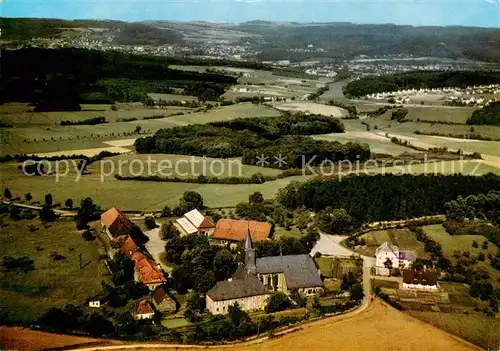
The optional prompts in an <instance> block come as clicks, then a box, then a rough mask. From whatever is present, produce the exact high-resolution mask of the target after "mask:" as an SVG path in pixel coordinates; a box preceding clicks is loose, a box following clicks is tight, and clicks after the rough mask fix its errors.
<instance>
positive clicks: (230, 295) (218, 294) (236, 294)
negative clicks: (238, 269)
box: [207, 274, 270, 301]
mask: <svg viewBox="0 0 500 351" xmlns="http://www.w3.org/2000/svg"><path fill="white" fill-rule="evenodd" d="M266 294H270V292H269V291H268V290H267V289H266V287H265V286H264V284H262V282H261V281H260V280H259V278H257V277H256V276H255V275H253V274H251V275H247V276H246V277H245V278H244V279H233V280H230V281H229V280H226V281H222V282H218V283H217V284H216V285H215V286H214V287H213V288H212V289H210V290H209V291H208V292H207V295H208V296H209V297H210V298H211V299H212V300H213V301H224V300H232V299H240V298H244V297H251V296H257V295H266Z"/></svg>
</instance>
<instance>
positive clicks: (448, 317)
mask: <svg viewBox="0 0 500 351" xmlns="http://www.w3.org/2000/svg"><path fill="white" fill-rule="evenodd" d="M409 314H410V315H411V316H413V317H415V318H418V319H420V320H422V321H424V322H426V323H429V324H431V325H433V326H435V327H437V328H439V329H442V330H445V331H447V332H449V333H452V334H454V335H457V336H459V337H461V338H464V339H465V340H467V341H470V342H472V343H474V344H476V345H479V346H481V347H482V348H484V349H486V350H496V349H498V347H500V333H499V328H500V326H499V322H498V319H495V318H492V317H486V316H485V315H484V314H482V313H480V312H472V313H470V314H460V313H437V312H421V311H410V312H409Z"/></svg>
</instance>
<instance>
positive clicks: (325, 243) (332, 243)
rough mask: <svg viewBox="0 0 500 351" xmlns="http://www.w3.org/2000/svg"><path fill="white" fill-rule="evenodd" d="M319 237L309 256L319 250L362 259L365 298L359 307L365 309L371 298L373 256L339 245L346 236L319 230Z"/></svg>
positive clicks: (328, 253) (333, 254) (324, 252)
mask: <svg viewBox="0 0 500 351" xmlns="http://www.w3.org/2000/svg"><path fill="white" fill-rule="evenodd" d="M319 235H320V238H319V240H318V241H317V242H316V245H314V247H313V249H312V250H311V256H314V254H315V253H316V252H321V254H323V255H331V256H339V257H350V256H352V255H356V256H360V257H361V258H362V259H363V292H364V294H365V298H364V300H363V305H362V306H361V309H365V308H366V307H368V305H369V304H370V301H371V298H372V291H371V290H372V289H371V282H370V280H371V268H372V267H374V266H375V257H370V256H363V255H359V254H357V253H355V252H354V251H351V250H349V249H348V248H346V247H343V246H342V245H340V242H341V241H342V240H344V239H345V238H347V236H342V235H329V234H325V233H322V232H320V233H319Z"/></svg>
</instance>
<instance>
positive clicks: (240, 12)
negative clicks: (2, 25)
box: [0, 0, 500, 28]
mask: <svg viewBox="0 0 500 351" xmlns="http://www.w3.org/2000/svg"><path fill="white" fill-rule="evenodd" d="M498 1H500V0H433V1H432V0H400V1H391V0H389V1H381V0H372V1H366V0H343V1H340V0H316V1H314V0H312V1H311V0H294V1H281V0H224V1H222V0H197V1H196V0H156V1H146V0H122V1H119V0H66V1H61V0H38V1H34V0H3V2H2V0H0V2H2V4H0V16H2V17H50V18H64V19H89V18H91V19H115V20H124V21H143V20H204V21H212V22H243V21H249V20H255V19H260V20H271V21H296V22H354V23H395V24H410V25H442V26H447V25H463V26H480V27H495V28H499V27H500V7H499V6H498V4H497V3H496V2H498Z"/></svg>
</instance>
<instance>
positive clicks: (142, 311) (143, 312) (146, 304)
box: [134, 299, 155, 319]
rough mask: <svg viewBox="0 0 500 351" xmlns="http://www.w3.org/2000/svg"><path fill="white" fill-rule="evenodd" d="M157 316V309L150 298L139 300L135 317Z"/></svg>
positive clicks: (149, 317) (150, 317)
mask: <svg viewBox="0 0 500 351" xmlns="http://www.w3.org/2000/svg"><path fill="white" fill-rule="evenodd" d="M154 316H155V310H154V308H153V305H152V304H151V302H150V301H149V299H144V300H142V301H141V302H139V304H138V306H137V309H136V311H135V315H134V317H135V319H152V318H153V317H154Z"/></svg>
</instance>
